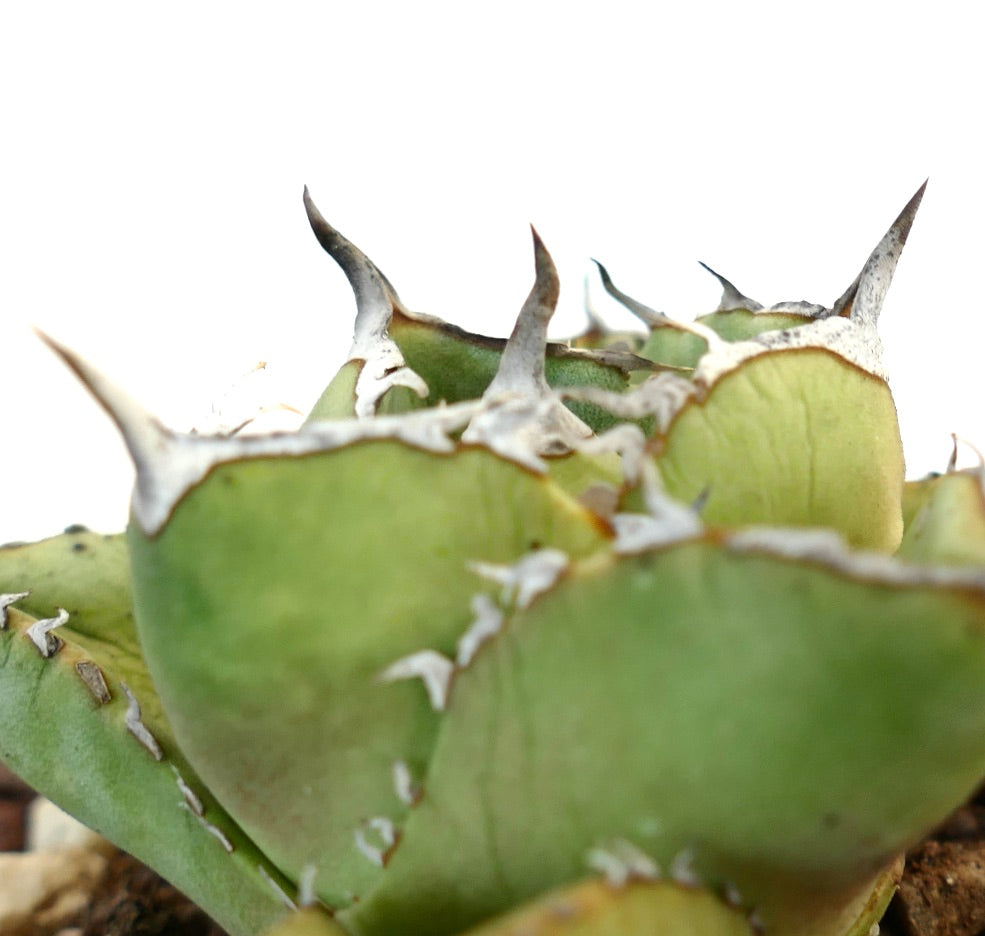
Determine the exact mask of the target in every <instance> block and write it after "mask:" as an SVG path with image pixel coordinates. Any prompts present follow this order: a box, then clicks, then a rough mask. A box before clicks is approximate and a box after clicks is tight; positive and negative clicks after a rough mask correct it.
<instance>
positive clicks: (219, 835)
mask: <svg viewBox="0 0 985 936" xmlns="http://www.w3.org/2000/svg"><path fill="white" fill-rule="evenodd" d="M178 805H179V806H180V807H181V808H182V809H184V810H185V811H186V812H189V813H191V815H192V818H193V819H194V820H195V821H196V822H197V823H198V824H199V825H200V826H201V827H202V828H203V829H205V831H206V832H208V833H209V835H211V836H212V837H213V838H214V839H215V840H216V841H217V842H218V843H219V844H220V845H221V846H222V847H223V850H224V851H225V852H226V854H227V855H231V854H232V853H233V852H234V851H236V848H235V846H234V845H233V843H232V842H230V841H229V839H228V838H227V836H226V833H225V832H223V831H222V829H220V828H219V827H218V826H216V825H213V824H212V823H211V822H209V821H208V820H207V819H206V818H205V817H204V816H202V815H201V814H199V813H197V812H195V810H194V809H193V808H192V807H191V806H190V805H189V804H188V803H187V802H181V803H178Z"/></svg>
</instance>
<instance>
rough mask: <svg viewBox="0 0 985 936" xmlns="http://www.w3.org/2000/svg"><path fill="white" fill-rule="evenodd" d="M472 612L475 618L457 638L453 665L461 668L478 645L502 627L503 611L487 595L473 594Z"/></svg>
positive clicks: (472, 656) (471, 658)
mask: <svg viewBox="0 0 985 936" xmlns="http://www.w3.org/2000/svg"><path fill="white" fill-rule="evenodd" d="M472 613H473V614H474V615H475V619H474V620H473V621H472V623H471V624H470V625H469V629H468V630H467V631H466V632H465V633H464V634H462V636H461V637H460V638H459V639H458V652H457V654H456V656H455V665H456V666H458V667H460V668H462V669H464V668H465V667H466V666H468V665H469V663H471V662H472V660H473V658H474V657H475V655H476V653H477V652H478V650H479V647H481V646H482V645H483V644H484V643H485V642H486V641H487V640H490V639H491V638H492V637H494V636H495V635H496V634H498V633H499V632H500V630H501V629H502V627H503V612H502V611H501V610H500V608H499V607H498V606H497V605H496V604H495V602H493V600H492V599H491V598H490V597H489V596H488V595H481V594H480V595H474V596H473V598H472Z"/></svg>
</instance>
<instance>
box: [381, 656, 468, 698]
mask: <svg viewBox="0 0 985 936" xmlns="http://www.w3.org/2000/svg"><path fill="white" fill-rule="evenodd" d="M454 671H455V664H454V663H452V661H451V660H449V659H448V657H446V656H443V655H442V654H440V653H438V651H437V650H420V651H418V652H417V653H412V654H410V655H409V656H405V657H401V658H400V659H399V660H397V661H396V662H395V663H391V664H390V665H389V666H388V667H387V668H386V669H385V670H383V672H382V673H380V675H379V676H378V677H377V678H378V679H379V681H380V682H386V683H389V682H397V681H398V680H402V679H417V678H420V679H422V680H423V681H424V687H425V689H427V693H428V699H429V700H430V702H431V708H433V709H434V710H435V711H436V712H443V711H444V709H445V706H446V705H447V703H448V693H449V690H450V689H451V678H452V674H453V673H454Z"/></svg>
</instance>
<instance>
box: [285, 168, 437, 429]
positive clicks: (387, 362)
mask: <svg viewBox="0 0 985 936" xmlns="http://www.w3.org/2000/svg"><path fill="white" fill-rule="evenodd" d="M304 208H305V211H306V212H307V213H308V221H309V223H310V224H311V229H312V230H313V231H314V232H315V237H316V238H318V243H320V244H321V245H322V247H323V248H324V249H325V250H326V251H327V252H328V254H329V256H331V258H332V259H333V260H334V261H335V262H336V263H337V264H338V265H339V266H340V267H341V268H342V272H343V273H345V275H346V279H348V280H349V285H350V286H351V287H352V291H353V293H354V294H355V297H356V327H355V333H354V335H353V339H352V348H351V350H350V351H349V360H350V361H363V362H364V364H363V367H362V370H361V371H360V372H359V378H358V379H357V381H356V415H357V416H358V417H359V418H361V419H368V418H370V417H371V416H373V415H375V413H376V405H377V403H378V402H379V401H380V399H381V398H382V397H383V395H384V394H385V393H386V392H387V391H388V390H390V389H392V388H393V387H408V388H409V389H411V390H412V391H413V392H414V393H416V394H417V395H418V396H419V397H421V398H422V399H423V398H424V397H426V396H427V395H428V393H429V392H430V391H429V390H428V386H427V384H426V383H425V382H424V380H423V379H422V378H421V377H420V375H419V374H417V373H415V372H414V371H412V370H411V369H410V368H409V367H407V366H406V362H405V361H404V357H403V354H401V352H400V349H399V348H398V347H397V345H396V343H395V342H394V341H393V340H392V339H391V338H390V337H389V335H388V334H387V331H388V329H389V327H390V322H391V320H392V318H393V312H394V309H396V308H400V307H401V303H400V298H399V297H398V296H397V293H396V290H394V288H393V286H391V285H390V281H389V280H388V279H387V278H386V277H385V276H384V275H383V274H382V273H381V272H380V271H379V269H378V268H377V266H376V264H374V263H373V261H372V260H370V259H369V257H367V256H366V254H364V253H363V252H362V251H361V250H360V249H359V248H358V247H356V245H355V244H353V243H351V242H350V241H349V240H347V239H346V238H345V237H343V236H342V235H341V234H340V233H339V232H338V231H336V230H335V228H333V227H332V226H331V225H330V224H329V223H328V222H327V221H326V220H325V218H324V217H322V214H321V212H320V211H319V210H318V209H317V208H316V207H315V203H314V202H313V201H312V200H311V196H310V195H309V194H308V188H307V186H305V189H304Z"/></svg>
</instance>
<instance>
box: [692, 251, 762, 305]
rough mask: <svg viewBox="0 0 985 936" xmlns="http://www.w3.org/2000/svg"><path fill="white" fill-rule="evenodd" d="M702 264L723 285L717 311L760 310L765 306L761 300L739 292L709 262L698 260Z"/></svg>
mask: <svg viewBox="0 0 985 936" xmlns="http://www.w3.org/2000/svg"><path fill="white" fill-rule="evenodd" d="M698 263H699V264H701V266H703V267H704V268H705V269H706V270H707V271H708V272H709V273H710V274H711V275H712V276H714V277H715V279H717V280H718V282H719V283H721V286H722V299H721V302H719V303H718V308H717V309H715V311H716V312H732V311H734V310H736V309H746V310H748V311H749V312H758V311H759V310H760V309H762V308H763V304H762V303H761V302H756V300H755V299H750V298H749V297H748V296H745V295H743V294H742V293H741V292H739V290H738V289H736V288H735V286H733V285H732V283H730V282H729V281H728V280H727V279H725V277H724V276H722V275H721V273H716V272H715V271H714V270H713V269H712V268H711V267H710V266H708V264H707V263H705V262H703V261H702V260H699V261H698Z"/></svg>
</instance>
